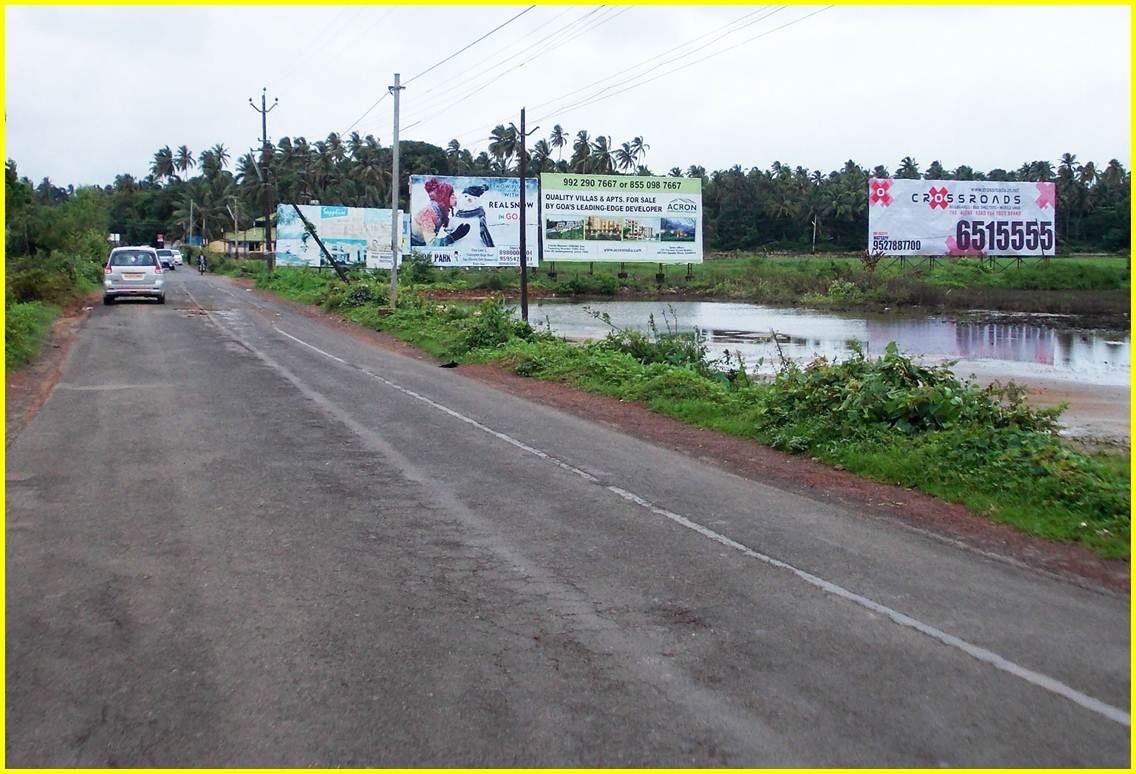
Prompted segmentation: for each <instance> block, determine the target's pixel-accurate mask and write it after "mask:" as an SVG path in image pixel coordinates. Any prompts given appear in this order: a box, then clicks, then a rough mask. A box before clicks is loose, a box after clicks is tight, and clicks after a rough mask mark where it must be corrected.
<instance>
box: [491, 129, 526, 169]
mask: <svg viewBox="0 0 1136 774" xmlns="http://www.w3.org/2000/svg"><path fill="white" fill-rule="evenodd" d="M519 150H520V144H519V143H518V141H517V129H516V127H515V126H513V125H512V124H510V125H509V126H505V125H504V124H497V126H495V127H493V131H491V132H490V133H489V153H490V155H491V156H493V158H494V159H495V160H496V161H497V163H498V165H499V166H500V168H502V169H504V170H508V168H509V162H510V161H512V159H513V157H514V156H516V155H517V153H518V151H519Z"/></svg>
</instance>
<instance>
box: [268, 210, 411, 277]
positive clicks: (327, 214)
mask: <svg viewBox="0 0 1136 774" xmlns="http://www.w3.org/2000/svg"><path fill="white" fill-rule="evenodd" d="M299 207H300V211H301V212H302V213H304V217H305V218H307V219H308V220H309V221H310V222H311V224H312V225H313V226H314V227H315V229H316V234H317V235H318V236H319V238H320V241H321V242H323V244H324V247H326V248H327V251H328V252H329V253H331V254H332V256H333V257H334V258H335V260H336V261H337V262H339V263H344V264H363V265H365V266H367V268H371V269H389V268H390V266H391V211H390V210H383V209H378V208H374V207H336V206H326V205H321V204H301V205H299ZM401 219H402V230H403V236H402V251H403V252H405V249H406V229H407V217H406V215H405V214H404V215H402V218H401ZM276 263H277V265H279V266H321V265H326V264H327V259H326V258H324V256H323V253H322V252H321V251H320V249H319V245H317V244H316V241H315V240H314V239H312V238H311V235H310V234H308V231H307V229H306V228H304V223H303V221H302V220H300V217H299V215H297V214H296V210H295V209H293V207H292V205H291V204H280V205H277V207H276Z"/></svg>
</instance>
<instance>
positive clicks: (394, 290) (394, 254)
mask: <svg viewBox="0 0 1136 774" xmlns="http://www.w3.org/2000/svg"><path fill="white" fill-rule="evenodd" d="M398 76H399V74H398V73H395V74H394V86H390V87H388V89H389V91H390V92H391V94H393V95H394V139H393V140H392V141H391V286H390V307H391V311H394V310H396V309H398V249H399V247H400V246H401V245H400V242H401V241H402V229H400V228H399V225H400V224H399V222H398V220H399V218H398V188H399V186H398V93H399V92H400V91H402V90H403V89H405V88H406V87H405V86H400V85H399V80H398Z"/></svg>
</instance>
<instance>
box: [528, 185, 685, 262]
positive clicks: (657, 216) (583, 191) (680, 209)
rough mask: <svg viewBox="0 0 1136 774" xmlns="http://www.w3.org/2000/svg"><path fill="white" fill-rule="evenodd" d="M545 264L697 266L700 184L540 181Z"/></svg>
mask: <svg viewBox="0 0 1136 774" xmlns="http://www.w3.org/2000/svg"><path fill="white" fill-rule="evenodd" d="M540 191H541V228H542V229H543V236H544V257H545V260H548V261H557V260H559V261H628V262H631V261H641V262H648V263H702V180H701V179H700V178H686V177H637V176H628V175H575V174H563V173H559V172H556V173H545V174H542V175H541V176H540Z"/></svg>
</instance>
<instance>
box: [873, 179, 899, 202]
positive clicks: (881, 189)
mask: <svg viewBox="0 0 1136 774" xmlns="http://www.w3.org/2000/svg"><path fill="white" fill-rule="evenodd" d="M889 188H891V178H885V179H883V180H880V179H878V178H875V177H873V178H872V179H871V180H870V181H869V182H868V190H869V191H870V192H871V194H872V195H871V199H870V201H871V203H872V204H876V203H877V202H878V203H879V204H882V205H883V206H885V207H887V206H888V205H889V204H891V203H892V199H893V198H894V197H893V196H892V195H891V194H890V193H888V189H889Z"/></svg>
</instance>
